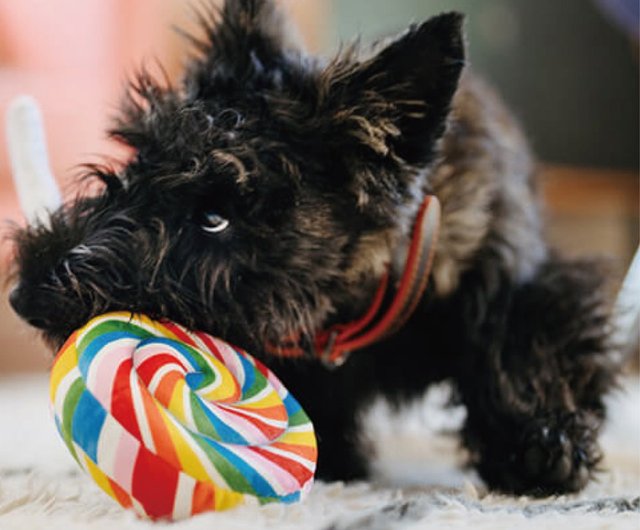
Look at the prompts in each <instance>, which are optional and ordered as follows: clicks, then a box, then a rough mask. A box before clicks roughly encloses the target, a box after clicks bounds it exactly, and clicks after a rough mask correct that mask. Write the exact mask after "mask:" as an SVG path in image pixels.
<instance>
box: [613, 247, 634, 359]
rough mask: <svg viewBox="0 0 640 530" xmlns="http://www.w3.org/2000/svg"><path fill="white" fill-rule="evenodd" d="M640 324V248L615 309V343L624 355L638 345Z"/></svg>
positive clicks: (621, 289) (623, 284)
mask: <svg viewBox="0 0 640 530" xmlns="http://www.w3.org/2000/svg"><path fill="white" fill-rule="evenodd" d="M639 324H640V248H638V250H637V251H636V255H635V256H634V258H633V261H632V262H631V266H630V267H629V272H627V276H626V277H625V279H624V282H623V283H622V287H621V288H620V293H619V294H618V299H617V300H616V305H615V308H614V322H613V325H614V341H615V343H616V344H619V345H620V346H621V347H622V348H623V350H624V351H623V352H622V353H628V350H629V349H630V348H632V347H634V346H635V345H636V344H638V334H639V333H640V330H639Z"/></svg>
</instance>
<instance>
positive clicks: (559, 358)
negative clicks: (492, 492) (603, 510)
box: [456, 259, 616, 495]
mask: <svg viewBox="0 0 640 530" xmlns="http://www.w3.org/2000/svg"><path fill="white" fill-rule="evenodd" d="M487 274H494V275H495V274H496V273H495V271H494V272H488V271H487V270H485V271H484V273H482V272H479V271H475V272H472V273H469V274H468V277H467V278H466V279H465V282H464V284H463V285H462V286H461V289H460V290H459V291H458V293H459V295H458V296H460V297H464V299H465V302H464V303H461V304H460V311H461V312H462V313H463V314H464V315H465V326H466V327H467V329H466V330H465V334H466V339H465V344H464V346H463V347H464V359H461V361H464V362H460V363H458V373H457V375H456V379H457V387H458V390H459V392H460V396H461V399H462V401H463V402H464V403H465V405H466V407H467V411H468V417H467V420H466V424H465V426H464V429H463V438H464V443H465V445H466V446H467V448H468V449H469V450H470V452H471V458H472V461H473V463H474V464H475V465H476V467H477V469H478V471H479V473H480V475H481V476H482V478H483V479H484V480H485V481H486V482H487V483H488V485H489V486H490V487H492V488H496V489H500V490H503V491H509V492H515V493H529V494H538V495H545V494H553V493H562V492H568V491H576V490H579V489H580V488H582V487H583V486H584V485H585V484H586V482H587V480H588V479H589V477H590V476H591V475H592V472H593V471H594V469H596V466H597V464H598V462H599V461H600V459H601V454H600V450H599V448H598V443H597V434H598V431H599V429H600V426H601V424H602V421H603V419H604V414H605V411H604V406H603V401H602V398H603V394H604V393H605V392H606V391H607V390H608V389H610V388H611V387H612V385H613V384H614V379H615V373H616V367H615V366H614V363H613V361H612V357H611V356H610V355H609V350H608V346H609V345H608V334H609V332H610V329H609V318H608V310H607V304H606V302H605V300H604V298H605V296H604V291H605V290H604V289H603V287H602V285H601V283H602V282H601V278H602V274H600V272H599V271H598V270H597V268H596V267H595V266H593V265H591V264H589V263H584V262H581V263H576V262H562V261H560V260H555V259H552V260H550V261H548V262H547V263H546V264H544V265H542V266H541V268H540V269H539V270H538V272H537V274H536V275H535V276H534V277H533V278H532V279H531V280H530V281H528V282H526V283H524V284H519V285H514V284H512V283H511V282H509V281H508V280H504V279H502V280H501V281H498V282H497V283H496V282H493V283H494V285H497V287H496V288H495V289H491V288H488V287H487V285H489V284H490V283H491V282H487V281H486V277H484V278H482V279H479V276H478V275H480V276H483V275H484V276H486V275H487ZM505 277H506V275H505ZM474 286H475V292H474ZM478 286H483V288H478ZM472 300H475V301H472Z"/></svg>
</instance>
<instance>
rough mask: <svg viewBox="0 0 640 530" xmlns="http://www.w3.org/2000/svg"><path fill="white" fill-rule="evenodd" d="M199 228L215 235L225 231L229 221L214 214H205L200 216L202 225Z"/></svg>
mask: <svg viewBox="0 0 640 530" xmlns="http://www.w3.org/2000/svg"><path fill="white" fill-rule="evenodd" d="M200 226H201V227H202V229H203V230H204V231H205V232H209V233H210V234H217V233H219V232H222V231H223V230H226V228H227V227H228V226H229V220H228V219H225V218H224V217H222V216H221V215H219V214H217V213H215V212H207V213H205V214H204V215H203V216H202V224H201V225H200Z"/></svg>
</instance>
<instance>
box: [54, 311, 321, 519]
mask: <svg viewBox="0 0 640 530" xmlns="http://www.w3.org/2000/svg"><path fill="white" fill-rule="evenodd" d="M51 402H52V404H53V411H54V416H55V421H56V425H57V427H58V430H59V431H60V434H61V435H62V437H63V439H64V441H65V443H66V444H67V447H68V448H69V451H70V452H71V454H72V455H73V456H74V458H75V459H76V461H77V462H78V464H80V466H81V467H82V468H84V469H85V470H86V471H87V472H88V473H89V474H90V475H91V477H93V479H94V480H95V481H96V483H97V484H98V485H99V486H100V487H101V488H102V489H103V490H104V491H105V492H107V493H108V494H109V495H110V496H111V497H113V498H114V499H115V500H116V501H117V502H119V503H120V504H121V505H122V506H124V507H126V508H133V509H134V510H135V511H136V513H138V514H139V515H141V516H143V517H149V518H152V519H181V518H185V517H188V516H190V515H194V514H197V513H200V512H204V511H208V510H223V509H226V508H230V507H232V506H235V505H237V504H239V503H240V502H242V501H243V500H244V499H245V498H246V497H255V498H257V499H258V501H259V502H261V503H267V502H274V501H281V502H294V501H296V500H298V499H300V497H301V496H302V495H304V494H305V493H306V492H307V491H308V490H309V488H310V487H311V484H312V482H313V475H314V471H315V464H316V456H317V450H316V440H315V435H314V432H313V427H312V425H311V422H310V421H309V419H308V417H307V416H306V414H305V413H304V411H303V410H302V409H301V407H300V405H299V404H298V403H297V402H296V400H295V399H294V398H293V397H292V396H291V394H289V393H288V391H287V390H286V389H285V388H284V386H283V385H282V384H281V383H280V381H279V380H278V379H277V378H276V377H275V375H274V374H273V373H272V372H271V371H270V370H269V369H267V368H266V367H265V366H263V365H262V364H261V363H260V362H258V361H257V360H255V359H253V358H252V357H251V356H249V355H248V354H247V353H246V352H244V351H242V350H239V349H237V348H233V347H231V346H230V345H229V344H227V343H225V342H223V341H221V340H219V339H216V338H214V337H212V336H210V335H207V334H205V333H194V332H189V331H187V330H186V329H185V328H183V327H181V326H179V325H177V324H174V323H169V322H162V323H159V322H155V321H152V320H150V319H148V318H146V317H144V316H132V315H131V314H129V313H110V314H106V315H103V316H100V317H97V318H95V319H93V320H91V321H90V322H89V323H88V324H87V325H86V326H84V327H83V328H81V329H79V330H77V331H76V332H75V333H74V334H73V335H72V336H71V337H70V338H69V340H68V341H67V342H66V344H65V345H64V346H63V347H62V349H61V350H60V352H59V353H58V356H57V357H56V360H55V362H54V366H53V369H52V373H51Z"/></svg>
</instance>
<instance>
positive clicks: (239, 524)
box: [0, 375, 640, 530]
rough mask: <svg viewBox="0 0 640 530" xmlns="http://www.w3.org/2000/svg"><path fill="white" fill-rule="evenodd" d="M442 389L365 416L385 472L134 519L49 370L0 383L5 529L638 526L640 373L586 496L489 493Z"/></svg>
mask: <svg viewBox="0 0 640 530" xmlns="http://www.w3.org/2000/svg"><path fill="white" fill-rule="evenodd" d="M445 396H446V388H438V389H435V390H434V391H432V392H430V394H429V395H428V396H427V398H426V399H425V400H424V402H422V403H420V404H419V405H416V406H415V407H414V408H412V409H411V410H410V411H407V414H406V415H403V416H402V417H398V416H397V415H392V414H390V412H389V411H388V410H387V409H386V408H385V407H384V406H382V405H378V406H376V407H374V409H373V410H372V413H371V417H370V420H371V421H370V423H371V433H372V436H373V437H374V438H375V439H376V440H377V441H378V445H379V453H380V457H379V460H378V464H377V470H378V478H377V479H376V480H375V481H374V482H372V483H370V484H357V485H348V486H346V485H343V484H322V483H318V484H316V485H315V487H314V489H313V490H312V492H311V494H310V495H309V497H308V498H307V499H306V500H305V501H304V502H302V503H300V504H298V505H293V506H281V505H271V506H266V507H262V508H260V507H258V506H254V505H249V506H243V507H240V508H238V509H235V510H233V511H230V512H225V513H211V514H205V515H201V516H198V517H195V518H193V519H191V520H188V521H183V522H180V523H176V524H173V525H170V524H168V523H160V524H154V523H151V522H148V521H142V520H137V519H136V518H135V516H134V515H132V514H131V513H128V512H125V511H123V510H122V509H120V508H119V507H118V506H117V505H115V504H114V503H113V502H112V501H111V500H110V499H109V498H108V497H107V496H106V495H104V494H103V493H102V492H101V491H99V490H98V488H97V486H94V485H93V483H92V482H91V480H90V479H88V478H87V477H85V476H84V475H82V474H81V473H80V472H79V471H78V470H77V469H76V467H75V462H73V460H72V458H71V456H70V455H69V454H67V452H66V449H65V448H64V446H63V444H62V442H61V441H60V440H59V438H58V434H57V432H56V431H55V428H54V425H53V421H52V419H51V418H50V417H49V410H48V403H47V381H46V379H45V377H44V376H42V375H38V376H20V377H13V378H5V379H0V529H2V530H13V529H20V530H23V529H40V528H46V529H47V530H57V529H63V530H76V529H78V530H80V529H82V530H98V529H105V530H107V529H108V530H112V529H114V528H115V529H118V530H128V529H134V530H143V529H150V528H158V527H170V528H172V529H173V528H175V529H179V530H182V529H185V530H186V529H189V530H196V529H203V530H204V529H207V530H209V529H216V530H226V529H251V530H255V529H262V528H267V529H278V530H287V529H296V530H298V529H307V528H309V529H318V530H324V529H335V530H347V529H349V530H360V529H369V530H374V529H375V530H383V529H385V530H386V529H396V528H398V529H400V528H402V529H405V528H406V529H420V528H434V529H454V528H456V529H457V528H470V527H473V528H474V530H482V529H487V530H489V529H490V530H500V529H509V530H511V529H515V528H518V529H520V528H521V529H533V528H535V529H556V528H558V529H560V528H561V529H563V530H578V529H579V530H585V529H596V528H597V529H635V530H638V529H639V528H640V381H638V380H637V379H633V380H632V379H628V380H627V381H626V382H625V385H624V388H623V390H622V391H621V392H619V393H617V394H616V395H614V396H612V397H611V398H610V400H609V401H610V407H611V420H610V422H609V424H608V426H607V429H606V431H605V434H604V437H603V445H604V449H605V452H606V459H605V462H604V467H605V468H606V469H607V471H605V472H603V473H601V474H600V475H599V478H598V481H597V482H593V483H592V484H590V485H589V486H588V487H587V489H586V490H585V491H584V492H582V493H581V494H579V495H576V496H570V497H560V498H552V499H544V500H532V499H528V498H512V497H505V496H497V495H490V494H487V493H486V492H485V491H484V489H483V487H482V485H481V483H480V481H479V480H478V479H477V478H476V477H475V476H474V475H473V474H472V473H470V472H463V471H461V470H460V469H459V468H458V467H457V463H459V462H460V461H462V459H463V457H462V455H460V454H459V453H458V452H457V450H456V444H455V438H454V437H453V436H451V435H447V434H438V433H439V432H440V433H442V431H444V432H445V433H446V432H452V430H453V429H454V428H455V426H456V425H457V424H459V422H460V420H461V419H462V417H463V414H464V412H463V411H462V410H456V409H454V410H448V411H447V412H443V411H442V408H441V406H440V405H441V404H442V402H443V401H444V399H445Z"/></svg>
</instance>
